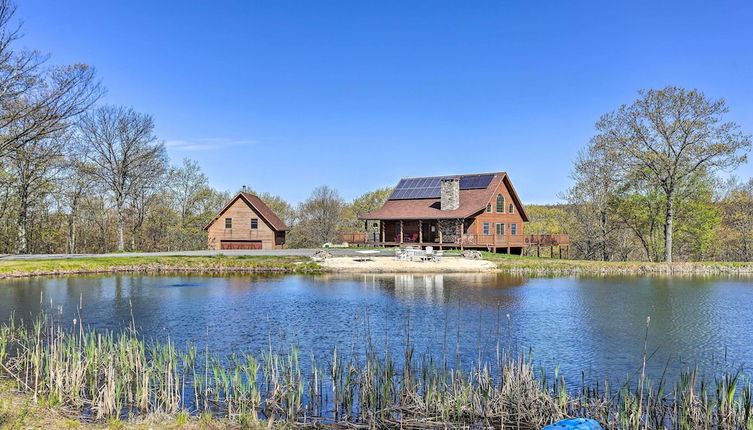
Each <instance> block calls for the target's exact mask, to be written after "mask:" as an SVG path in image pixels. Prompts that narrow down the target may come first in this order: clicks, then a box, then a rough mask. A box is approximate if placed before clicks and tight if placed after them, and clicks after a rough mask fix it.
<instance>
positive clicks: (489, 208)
mask: <svg viewBox="0 0 753 430" xmlns="http://www.w3.org/2000/svg"><path fill="white" fill-rule="evenodd" d="M486 211H487V212H491V211H492V204H491V203H489V204H488V205H486Z"/></svg>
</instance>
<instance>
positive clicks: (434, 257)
mask: <svg viewBox="0 0 753 430" xmlns="http://www.w3.org/2000/svg"><path fill="white" fill-rule="evenodd" d="M443 255H444V251H437V252H435V253H434V254H433V255H432V256H431V261H434V262H435V263H441V262H442V256H443Z"/></svg>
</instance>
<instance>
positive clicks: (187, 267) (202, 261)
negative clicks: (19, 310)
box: [0, 255, 324, 279]
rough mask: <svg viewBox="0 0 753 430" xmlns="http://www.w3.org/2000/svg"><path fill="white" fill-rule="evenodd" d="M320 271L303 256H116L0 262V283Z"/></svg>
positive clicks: (318, 266) (321, 268) (320, 270)
mask: <svg viewBox="0 0 753 430" xmlns="http://www.w3.org/2000/svg"><path fill="white" fill-rule="evenodd" d="M323 271H324V268H323V267H321V266H320V265H319V264H316V263H314V262H312V261H311V259H310V258H308V257H303V256H301V257H297V256H224V255H217V256H201V257H199V256H149V257H126V256H123V257H121V256H119V257H79V258H59V259H39V260H2V261H0V279H2V278H20V277H31V276H48V275H78V274H87V273H161V272H174V273H179V272H191V273H234V272H239V273H240V272H246V273H317V272H323Z"/></svg>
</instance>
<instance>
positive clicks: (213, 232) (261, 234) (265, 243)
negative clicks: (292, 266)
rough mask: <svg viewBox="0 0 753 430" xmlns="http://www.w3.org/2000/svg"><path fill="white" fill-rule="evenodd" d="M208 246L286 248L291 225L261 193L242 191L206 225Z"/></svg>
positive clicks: (219, 247)
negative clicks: (268, 203) (262, 198)
mask: <svg viewBox="0 0 753 430" xmlns="http://www.w3.org/2000/svg"><path fill="white" fill-rule="evenodd" d="M204 230H206V232H207V241H208V249H210V250H222V249H282V248H283V247H284V245H285V234H286V233H287V232H288V231H289V230H290V229H289V228H288V226H286V225H285V223H284V222H282V220H281V219H280V218H279V217H278V216H277V215H276V214H275V213H274V212H273V211H272V209H270V208H269V206H267V205H265V204H264V202H263V201H262V200H261V199H260V198H259V197H257V196H255V195H253V194H250V193H246V192H240V193H238V194H236V195H235V196H234V197H233V198H232V199H230V201H229V202H228V203H227V204H226V205H225V207H223V208H222V210H220V211H219V212H218V213H217V215H215V217H214V218H212V221H210V222H209V224H207V225H206V226H205V227H204Z"/></svg>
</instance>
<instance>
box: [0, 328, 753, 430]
mask: <svg viewBox="0 0 753 430" xmlns="http://www.w3.org/2000/svg"><path fill="white" fill-rule="evenodd" d="M53 315H54V314H53ZM647 331H648V323H647ZM362 347H363V354H362V355H359V356H357V357H356V358H353V357H346V356H344V355H343V354H342V353H341V352H340V351H338V350H334V351H333V352H332V355H331V359H330V360H329V362H327V363H317V362H316V361H315V360H313V357H312V359H311V361H310V367H309V368H305V369H304V366H303V365H302V364H301V363H302V360H301V353H300V351H299V350H298V349H297V348H296V347H295V346H292V347H290V349H289V350H287V351H286V352H275V351H274V350H273V349H272V348H271V347H270V350H269V351H267V352H264V353H261V354H260V355H258V356H257V355H251V354H243V353H234V354H232V355H230V356H227V357H219V356H217V355H215V354H213V353H212V352H211V351H208V350H206V349H202V348H199V347H197V346H191V345H188V346H185V347H178V346H176V345H174V344H172V343H171V342H170V340H169V339H167V340H155V341H145V340H144V339H142V338H141V337H140V336H139V335H138V333H137V332H136V330H135V329H134V328H133V327H131V328H130V329H126V330H122V331H119V332H108V331H95V330H91V329H85V328H82V327H81V325H80V324H79V325H78V326H77V325H75V324H74V325H73V327H72V328H70V329H65V328H63V326H62V324H60V323H54V322H50V318H49V317H40V318H38V319H37V320H36V321H34V322H33V323H32V324H19V323H17V322H16V321H15V320H13V319H11V320H10V322H9V323H6V324H3V325H1V326H0V373H1V374H2V375H3V376H4V377H5V378H6V381H11V383H12V384H13V385H14V387H15V389H16V390H18V391H20V392H23V393H25V395H26V396H28V397H27V398H31V399H32V400H33V404H34V405H36V406H40V405H41V406H44V407H47V408H65V410H68V411H76V412H78V414H79V416H78V418H79V420H86V421H90V422H94V423H97V424H107V423H113V422H115V423H122V422H129V423H132V422H138V421H139V420H143V419H144V418H145V417H151V416H163V417H169V419H172V420H176V421H177V420H183V421H186V420H193V421H196V420H199V421H201V420H205V421H207V422H212V421H215V422H224V423H226V424H228V425H235V426H239V427H243V428H248V427H256V426H260V425H262V423H267V425H271V423H280V424H282V425H284V426H312V425H313V426H334V427H350V428H362V427H366V426H368V427H369V428H386V427H398V426H399V427H401V428H438V427H443V428H448V427H464V428H490V427H494V428H518V429H540V428H541V427H543V426H544V425H547V424H549V423H551V422H554V421H556V420H559V419H562V418H566V417H572V416H585V417H590V418H593V419H595V420H597V421H598V422H600V423H602V424H603V425H604V426H605V428H608V429H637V428H643V429H646V430H653V429H663V428H671V429H694V428H718V429H753V414H752V411H753V386H752V385H751V383H750V381H749V380H746V379H744V375H742V374H741V373H739V372H738V373H733V374H725V375H721V376H719V377H716V378H714V379H713V380H712V381H703V380H702V378H701V377H700V375H699V374H698V372H697V371H695V370H690V371H687V372H685V373H683V374H682V375H681V376H680V377H679V379H678V380H677V381H667V380H665V378H664V377H662V378H661V379H660V380H652V379H649V378H648V377H646V376H645V372H641V374H640V377H639V378H638V379H637V380H632V381H626V382H624V383H622V384H616V385H611V384H610V383H609V382H607V381H604V382H601V383H599V382H597V383H594V384H589V383H586V382H581V383H580V384H579V383H577V382H576V383H573V382H572V381H566V380H565V378H564V377H562V376H559V375H558V373H557V370H556V368H555V370H554V372H547V371H544V369H542V371H541V373H540V374H539V375H537V370H536V369H535V366H534V365H533V364H532V359H531V357H530V356H525V355H522V354H508V353H507V352H506V351H505V349H504V348H500V347H498V354H497V358H496V360H490V361H485V362H478V363H473V364H470V365H468V366H467V367H465V368H462V369H456V368H453V367H450V366H448V365H447V360H446V359H444V358H436V357H432V356H427V355H424V356H416V355H415V354H414V349H413V346H412V345H411V343H410V340H409V337H407V338H406V343H405V348H404V351H402V356H397V357H396V356H393V355H392V353H390V352H388V351H384V352H382V351H377V350H375V349H374V348H373V347H372V342H371V341H370V340H369V339H364V341H363V342H362ZM644 368H645V361H644ZM551 374H553V375H554V377H547V375H551ZM5 384H6V386H7V384H8V382H5ZM0 410H2V409H0ZM0 419H2V418H1V417H0ZM217 420H219V421H217Z"/></svg>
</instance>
